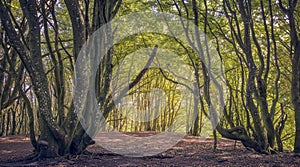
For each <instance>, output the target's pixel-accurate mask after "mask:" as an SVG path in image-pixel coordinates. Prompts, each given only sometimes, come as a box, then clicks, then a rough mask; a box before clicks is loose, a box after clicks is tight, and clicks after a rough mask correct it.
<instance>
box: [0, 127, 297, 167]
mask: <svg viewBox="0 0 300 167" xmlns="http://www.w3.org/2000/svg"><path fill="white" fill-rule="evenodd" d="M133 135H134V136H145V133H141V134H139V133H138V134H133ZM212 145H213V140H212V139H210V138H209V139H207V140H199V139H198V138H196V137H185V138H184V139H182V141H180V142H179V143H178V144H177V145H175V146H174V147H172V148H171V149H169V150H168V151H166V152H163V153H161V154H159V155H155V156H151V157H141V158H133V157H124V156H120V155H116V154H114V153H111V152H109V151H107V150H104V149H103V148H101V147H100V146H98V145H93V146H90V147H88V152H89V153H85V154H82V155H79V156H69V157H58V158H52V159H45V160H41V161H37V162H33V163H27V164H25V163H22V162H16V160H21V159H24V158H25V157H27V156H29V155H30V154H32V146H31V144H30V141H29V138H28V137H27V136H20V135H17V136H8V137H1V138H0V166H300V155H297V154H294V153H291V152H284V153H279V154H275V155H263V154H258V153H255V152H254V151H252V150H247V149H246V148H244V147H243V146H242V144H241V143H239V142H236V143H235V141H232V140H227V139H218V149H217V150H216V151H215V152H214V151H213V149H212Z"/></svg>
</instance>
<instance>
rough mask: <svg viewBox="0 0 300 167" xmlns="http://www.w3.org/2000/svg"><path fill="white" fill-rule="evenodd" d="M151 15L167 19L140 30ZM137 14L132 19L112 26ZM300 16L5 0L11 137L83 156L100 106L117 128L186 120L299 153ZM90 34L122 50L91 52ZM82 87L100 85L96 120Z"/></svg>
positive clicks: (112, 1)
mask: <svg viewBox="0 0 300 167" xmlns="http://www.w3.org/2000/svg"><path fill="white" fill-rule="evenodd" d="M139 12H149V13H152V14H153V15H155V16H157V17H152V15H150V14H149V15H147V17H148V20H147V19H146V23H147V25H146V24H144V25H141V26H140V28H141V29H142V28H143V27H151V30H153V31H152V32H141V33H138V34H134V33H133V32H132V31H133V29H131V28H132V27H133V26H134V25H135V26H136V23H139V22H138V21H141V20H142V19H141V18H140V17H138V15H137V16H136V18H132V17H133V16H134V15H131V14H133V13H139ZM160 13H164V14H165V15H160ZM128 15H131V16H132V17H131V19H132V20H126V19H125V20H123V21H124V22H126V23H128V24H127V25H129V26H128V27H125V26H123V25H125V23H122V22H120V23H118V24H116V25H113V24H110V23H116V22H114V21H116V20H118V19H122V18H128V17H126V16H128ZM158 16H161V17H158ZM166 16H168V17H170V18H172V19H173V20H172V19H170V20H172V21H174V22H175V21H177V22H176V24H174V25H172V24H171V23H172V22H171V23H170V22H168V18H167V17H166ZM152 18H153V19H152ZM158 18H159V19H158ZM151 19H152V20H151ZM134 20H136V21H134ZM170 20H169V21H170ZM130 21H132V22H130ZM141 23H145V22H142V21H141ZM299 23H300V5H299V2H298V0H284V1H283V0H267V1H263V0H238V1H236V0H214V1H207V0H203V1H199V0H163V1H162V0H139V1H137V0H98V1H96V0H64V1H62V0H51V1H50V0H18V1H17V0H0V41H1V46H0V80H1V82H0V136H7V135H15V134H29V135H30V140H31V143H32V145H33V147H34V149H35V150H36V157H37V158H41V157H53V156H59V155H60V156H63V155H66V154H81V153H82V152H83V151H84V150H85V149H86V147H87V146H88V145H91V144H93V143H94V142H95V141H94V140H93V137H94V136H93V134H94V133H95V130H94V129H95V127H94V126H95V124H97V125H98V124H101V123H103V122H98V123H95V124H94V122H95V121H97V118H98V117H97V116H98V113H100V114H101V116H103V118H104V120H103V121H104V122H106V124H107V126H105V127H102V128H104V130H105V131H110V130H111V129H110V128H112V129H114V130H116V131H119V132H141V131H155V132H165V131H176V130H178V129H180V128H178V127H180V126H179V125H184V127H185V128H183V129H180V130H179V131H180V132H184V133H186V134H188V135H194V136H209V137H214V138H215V139H216V138H217V137H224V138H228V139H233V140H237V141H241V142H242V143H243V145H244V146H245V147H247V148H251V149H253V150H255V151H256V152H259V153H265V154H271V153H276V152H282V151H284V150H293V151H294V152H296V153H299V152H300V39H299V35H300V25H299ZM107 25H109V26H107ZM130 25H131V26H132V27H130ZM161 25H165V26H164V27H163V28H162V29H163V32H166V33H165V34H163V33H158V30H160V29H159V27H160V26H161ZM103 27H105V28H106V29H105V31H106V33H105V34H101V35H100V36H96V37H97V38H95V36H93V35H94V34H95V33H96V32H97V30H99V29H101V28H103ZM127 28H128V29H127ZM176 30H182V31H180V32H181V35H182V37H183V38H184V39H183V38H182V39H180V38H177V37H178V34H176ZM156 31H157V32H156ZM137 32H138V31H137ZM177 32H178V31H177ZM118 33H119V34H118ZM126 33H128V34H130V33H132V34H130V35H129V36H127V37H126V38H123V39H121V40H119V41H117V42H115V41H114V40H115V39H117V38H118V37H120V36H121V35H120V34H126ZM172 33H173V34H172ZM174 33H175V34H174ZM87 41H92V42H95V41H96V42H99V44H103V43H104V44H107V45H111V46H112V47H109V48H108V49H107V51H106V52H104V53H102V52H99V50H101V49H103V48H96V49H94V48H92V49H90V50H87V51H84V52H83V51H82V48H89V47H88V45H87V43H86V42H87ZM92 42H90V43H91V45H93V44H94V43H92ZM96 42H95V43H96ZM110 42H115V43H110ZM96 44H97V43H96ZM96 44H95V45H96ZM211 48H213V49H211ZM90 53H93V54H94V53H95V55H94V56H95V57H94V59H92V58H93V57H92V58H90V57H89V58H90V59H88V58H87V59H81V55H82V54H90ZM173 55H175V57H172V56H173ZM78 57H79V58H78ZM99 57H101V61H99V62H98V63H96V62H97V61H96V59H99ZM79 59H80V60H79ZM164 63H165V64H164ZM176 63H177V64H176ZM84 66H85V67H84ZM90 66H93V67H94V66H96V67H97V68H96V70H94V72H93V76H91V72H90V71H88V70H90V68H89V67H90ZM157 67H164V68H157ZM85 69H86V70H85ZM215 73H218V74H220V75H215ZM187 76H188V77H187ZM76 77H77V78H76ZM80 77H82V78H81V80H80V81H82V82H83V86H82V85H81V86H82V87H80V84H79V83H78V82H75V81H74V79H75V80H76V79H78V78H80ZM89 77H94V78H93V80H92V82H91V81H89ZM85 81H87V82H86V83H85ZM76 84H77V85H76ZM84 84H87V85H88V86H90V87H91V88H92V91H94V93H90V92H89V91H90V90H88V89H86V88H87V87H85V86H86V85H84ZM78 85H79V87H78V88H81V89H77V90H74V87H76V86H78ZM90 87H89V88H90ZM183 89H185V90H186V92H187V93H186V94H184V93H183V91H182V90H183ZM76 91H77V92H80V91H82V92H85V91H86V92H88V93H87V94H86V95H84V96H86V97H85V98H80V101H79V102H80V104H82V112H83V113H81V114H82V115H89V116H88V117H85V118H84V121H85V124H83V123H82V118H81V117H78V108H77V107H78V106H77V104H78V101H76V99H78V98H79V96H81V94H76ZM216 93H217V94H216ZM92 95H93V97H95V98H94V100H95V101H92V100H90V99H89V97H91V96H92ZM87 99H88V100H87ZM216 102H217V103H218V105H216V106H215V104H216ZM94 103H95V104H97V105H96V106H94V105H93V104H94ZM220 106H221V107H220ZM96 109H97V111H96V112H94V111H95V110H96ZM183 116H184V118H183ZM176 128H177V129H176ZM91 129H92V130H91ZM36 136H38V137H36ZM214 147H215V148H216V147H217V143H216V142H215V143H214Z"/></svg>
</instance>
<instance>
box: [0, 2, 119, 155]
mask: <svg viewBox="0 0 300 167" xmlns="http://www.w3.org/2000/svg"><path fill="white" fill-rule="evenodd" d="M19 2H20V7H21V8H22V13H23V15H24V18H25V19H26V21H27V22H28V35H27V37H28V40H24V39H25V38H24V36H25V34H24V33H23V31H16V29H15V28H14V27H15V26H18V25H17V21H16V19H15V18H14V17H12V16H13V15H11V13H10V11H11V8H10V6H11V4H9V3H8V2H6V1H1V2H0V9H1V11H0V15H1V24H2V26H3V28H4V30H5V35H7V37H8V39H9V44H10V45H11V46H12V47H13V48H14V50H15V51H16V52H17V54H18V56H19V58H20V59H21V61H22V64H23V65H24V67H25V69H26V71H27V72H28V74H29V76H30V79H31V82H32V84H33V89H34V92H35V95H36V98H37V100H38V104H39V107H38V116H39V130H40V132H41V133H40V135H39V139H38V145H37V149H36V152H37V154H36V156H35V158H43V157H53V156H58V155H65V154H69V153H71V154H78V153H81V152H82V151H83V150H84V149H85V148H86V147H87V146H88V145H89V144H91V143H92V140H91V138H90V136H88V135H87V134H86V133H85V131H84V130H83V128H82V127H81V126H80V124H79V123H78V120H77V119H76V115H75V113H74V107H73V106H72V104H70V107H69V110H68V114H67V115H65V114H64V112H65V111H64V105H65V101H64V97H63V96H64V93H65V91H64V75H63V64H62V58H61V57H60V53H59V50H58V47H57V46H58V43H60V42H61V40H60V39H59V36H58V32H59V31H58V25H57V20H56V18H55V10H54V7H55V4H56V1H46V0H43V1H40V2H38V1H27V0H20V1H19ZM121 2H122V1H105V0H103V1H95V6H94V8H93V13H94V17H95V18H94V19H95V21H94V22H93V26H94V23H96V22H97V20H96V18H99V17H101V18H102V19H105V20H106V21H109V20H111V19H112V18H113V17H114V15H115V14H116V13H117V11H118V9H119V7H120V4H121ZM99 3H101V5H100V4H99ZM65 4H66V6H67V9H68V11H69V15H70V18H71V21H72V30H73V56H71V61H72V59H73V58H75V60H76V57H77V55H78V54H79V51H80V49H81V47H82V45H83V43H84V42H85V40H84V39H87V37H88V36H87V35H89V33H92V31H89V29H90V27H89V18H88V16H89V1H85V5H86V6H85V8H86V13H84V14H83V12H82V11H81V7H82V6H81V5H82V4H81V3H80V1H70V0H66V1H65ZM103 5H104V6H105V7H107V8H102V7H103ZM40 7H41V8H42V11H39V8H40ZM103 11H105V12H106V14H108V15H106V16H103ZM49 12H50V13H51V14H50V15H51V16H52V19H53V20H52V21H53V22H54V26H53V28H54V29H55V49H56V50H55V51H56V53H57V55H54V53H53V52H54V51H53V50H52V48H51V44H50V39H49V34H48V32H47V30H48V24H50V23H51V22H50V20H49V18H48V16H49V15H48V13H49ZM39 14H41V15H42V19H43V23H44V24H43V25H44V30H45V31H46V32H45V35H46V41H47V44H48V45H47V46H48V50H49V52H50V54H51V56H52V60H53V62H54V63H55V78H56V82H57V83H56V89H57V94H58V96H59V97H58V99H57V101H58V111H57V112H58V120H59V121H58V122H57V121H56V120H55V119H54V116H53V111H52V109H51V108H52V103H51V95H50V90H49V88H50V87H49V81H48V79H47V74H46V72H45V66H44V63H43V60H42V46H41V35H40V34H41V24H40V16H39ZM14 24H15V25H14ZM94 28H96V27H94ZM94 31H95V29H94ZM56 56H57V57H58V62H57V60H56ZM71 63H72V62H71Z"/></svg>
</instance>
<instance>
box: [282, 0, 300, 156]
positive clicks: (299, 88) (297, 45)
mask: <svg viewBox="0 0 300 167" xmlns="http://www.w3.org/2000/svg"><path fill="white" fill-rule="evenodd" d="M297 4H298V1H297V0H289V1H288V7H284V5H283V3H282V1H281V0H280V1H279V6H280V8H281V10H282V11H283V12H284V14H285V15H286V16H287V17H288V19H289V26H290V40H291V48H290V53H291V54H292V58H291V61H292V82H291V94H292V102H293V105H294V110H295V127H296V134H295V143H294V152H296V153H300V40H299V37H298V33H299V31H297V23H296V18H295V12H296V9H297ZM298 26H299V25H298Z"/></svg>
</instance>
